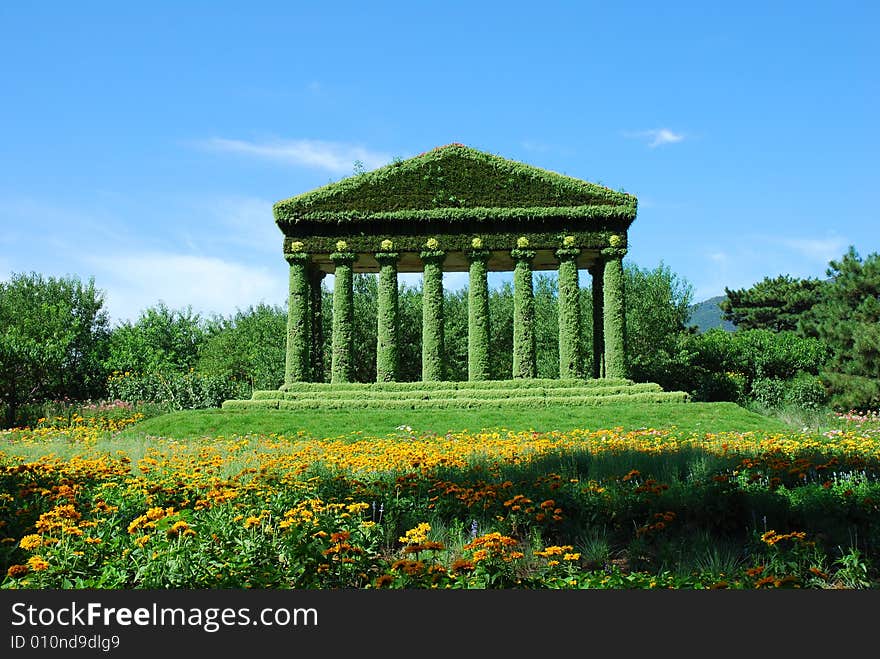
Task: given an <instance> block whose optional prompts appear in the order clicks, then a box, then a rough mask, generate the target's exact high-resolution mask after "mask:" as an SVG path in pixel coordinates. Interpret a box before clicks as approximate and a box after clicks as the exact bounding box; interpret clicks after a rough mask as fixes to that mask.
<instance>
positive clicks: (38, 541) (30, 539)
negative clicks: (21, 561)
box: [18, 533, 43, 551]
mask: <svg viewBox="0 0 880 659" xmlns="http://www.w3.org/2000/svg"><path fill="white" fill-rule="evenodd" d="M42 544H43V537H42V536H41V535H37V534H36V533H32V534H31V535H26V536H25V537H23V538H22V539H21V542H19V543H18V546H19V547H21V548H22V549H24V550H25V551H33V550H34V549H37V548H38V547H40V546H42Z"/></svg>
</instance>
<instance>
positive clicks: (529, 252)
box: [510, 247, 537, 263]
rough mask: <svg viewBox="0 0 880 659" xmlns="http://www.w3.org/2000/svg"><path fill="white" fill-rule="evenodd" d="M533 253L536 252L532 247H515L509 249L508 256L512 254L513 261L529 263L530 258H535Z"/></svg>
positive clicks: (535, 253)
mask: <svg viewBox="0 0 880 659" xmlns="http://www.w3.org/2000/svg"><path fill="white" fill-rule="evenodd" d="M535 255H537V252H536V251H535V250H533V249H521V248H519V247H516V248H514V249H512V250H510V256H512V257H513V259H514V260H515V261H524V262H526V263H530V262H531V261H532V259H534V258H535Z"/></svg>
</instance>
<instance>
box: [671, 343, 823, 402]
mask: <svg viewBox="0 0 880 659" xmlns="http://www.w3.org/2000/svg"><path fill="white" fill-rule="evenodd" d="M827 354H828V352H827V348H826V347H825V345H824V344H823V343H822V342H821V341H818V340H816V339H812V338H805V337H802V336H798V335H797V334H795V333H794V332H771V331H769V330H747V331H736V332H725V331H724V330H722V329H719V328H715V329H710V330H708V331H706V332H704V333H703V334H682V335H679V337H678V340H677V342H676V347H675V349H674V351H673V352H672V354H670V355H668V356H667V357H666V358H664V359H663V360H662V361H661V362H658V363H659V364H660V366H661V368H660V369H659V370H658V372H657V375H658V377H657V381H658V382H659V383H660V384H661V385H662V386H663V387H664V388H678V389H682V390H685V391H688V392H690V393H691V394H692V395H693V396H694V398H695V399H696V400H702V401H720V400H731V401H738V402H743V403H744V402H747V401H748V400H755V402H756V403H758V404H759V405H761V406H763V407H767V408H773V407H778V406H779V405H781V404H783V403H786V404H788V403H790V404H795V405H799V404H804V405H806V406H807V409H810V408H812V407H813V406H814V404H815V402H816V401H818V400H820V399H821V398H822V396H821V394H820V392H819V391H818V390H817V389H816V381H815V376H816V374H817V373H818V372H819V370H820V369H821V368H822V365H823V364H824V362H825V360H826V358H827ZM796 377H797V378H798V379H797V381H796V382H795V381H794V380H793V378H796ZM790 386H791V387H792V393H791V395H790V397H788V394H787V391H788V389H789V388H790Z"/></svg>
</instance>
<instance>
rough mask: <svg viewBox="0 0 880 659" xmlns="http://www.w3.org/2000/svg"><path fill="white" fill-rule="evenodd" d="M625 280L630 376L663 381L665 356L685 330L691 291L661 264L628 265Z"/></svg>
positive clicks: (673, 350) (665, 366) (670, 353)
mask: <svg viewBox="0 0 880 659" xmlns="http://www.w3.org/2000/svg"><path fill="white" fill-rule="evenodd" d="M624 277H625V284H624V289H625V291H626V350H627V357H628V360H629V375H630V377H632V378H633V379H634V380H636V381H639V382H657V381H658V380H659V379H665V374H666V373H667V372H668V371H667V363H666V362H667V359H668V356H669V355H672V354H674V353H675V350H676V343H677V337H678V336H679V335H681V334H682V333H683V332H685V331H686V329H685V328H686V326H687V323H688V320H689V316H690V306H691V300H692V299H693V288H692V286H691V285H690V283H688V282H687V281H685V280H683V279H682V278H681V277H679V276H678V275H676V274H675V273H674V272H672V270H671V269H670V268H669V266H667V265H665V264H664V263H662V262H661V263H660V265H658V266H657V267H656V268H654V269H653V270H649V269H647V268H639V267H638V266H636V265H629V264H628V265H626V266H625V268H624Z"/></svg>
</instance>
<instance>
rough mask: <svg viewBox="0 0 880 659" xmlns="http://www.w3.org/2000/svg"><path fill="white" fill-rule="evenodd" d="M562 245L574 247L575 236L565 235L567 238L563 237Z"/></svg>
mask: <svg viewBox="0 0 880 659" xmlns="http://www.w3.org/2000/svg"><path fill="white" fill-rule="evenodd" d="M562 246H563V247H574V236H565V238H563V239H562Z"/></svg>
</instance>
